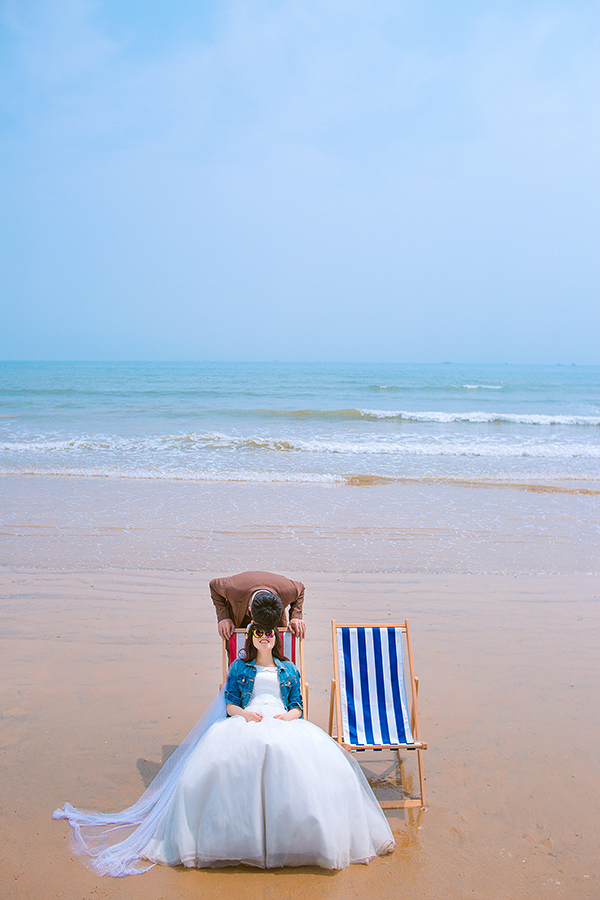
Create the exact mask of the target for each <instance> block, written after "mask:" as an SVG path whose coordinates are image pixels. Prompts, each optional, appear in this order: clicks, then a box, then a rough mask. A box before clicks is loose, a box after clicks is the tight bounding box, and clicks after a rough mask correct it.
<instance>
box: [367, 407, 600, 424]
mask: <svg viewBox="0 0 600 900" xmlns="http://www.w3.org/2000/svg"><path fill="white" fill-rule="evenodd" d="M359 412H360V414H361V415H362V416H363V417H364V418H365V419H398V420H400V421H403V422H439V423H440V424H450V423H452V422H471V423H473V424H476V425H482V424H494V423H496V422H506V423H508V424H511V425H586V426H587V425H591V426H599V425H600V416H568V415H552V416H551V415H544V414H542V413H533V414H529V413H500V412H482V411H480V410H472V411H471V412H410V411H408V410H389V409H360V410H359Z"/></svg>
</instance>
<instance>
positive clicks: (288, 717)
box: [273, 706, 302, 722]
mask: <svg viewBox="0 0 600 900" xmlns="http://www.w3.org/2000/svg"><path fill="white" fill-rule="evenodd" d="M301 715H302V713H301V712H300V710H299V709H298V707H297V706H295V707H294V708H293V709H289V710H288V711H287V712H286V713H278V715H276V716H273V718H274V719H283V721H284V722H291V721H292V719H299V718H300V716H301Z"/></svg>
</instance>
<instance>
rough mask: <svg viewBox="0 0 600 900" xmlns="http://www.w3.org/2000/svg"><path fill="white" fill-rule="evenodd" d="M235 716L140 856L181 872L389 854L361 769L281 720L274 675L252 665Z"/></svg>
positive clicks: (328, 863)
mask: <svg viewBox="0 0 600 900" xmlns="http://www.w3.org/2000/svg"><path fill="white" fill-rule="evenodd" d="M247 709H251V710H256V711H257V712H260V713H262V715H263V717H264V718H263V720H262V721H261V722H247V721H246V719H244V718H243V717H242V716H232V717H231V718H228V719H225V720H223V721H220V722H217V723H216V724H214V725H212V727H211V728H210V729H209V730H208V731H207V732H206V734H205V735H204V737H203V738H202V740H201V741H200V743H199V744H198V746H197V747H196V748H195V750H194V751H193V753H192V754H191V755H190V757H189V759H188V760H187V762H186V764H185V768H184V769H183V771H182V773H181V775H180V777H179V780H178V783H177V787H176V788H175V790H174V792H173V794H172V796H171V798H170V801H169V803H168V805H167V806H166V808H165V809H164V811H163V813H162V816H161V818H160V821H159V822H158V825H157V827H156V830H155V832H154V834H153V836H152V838H151V839H150V841H149V842H148V844H147V845H146V847H145V848H144V850H143V853H142V855H143V856H144V857H145V858H146V859H148V860H151V861H152V862H157V863H163V864H166V865H177V864H180V863H183V865H185V866H231V865H236V864H239V863H243V864H245V865H250V866H260V867H261V868H272V867H275V866H303V865H317V866H321V867H323V868H326V869H341V868H345V867H346V866H348V865H349V864H350V863H367V862H368V861H369V860H370V859H373V857H374V856H378V855H381V854H383V853H387V852H389V851H391V850H392V849H393V848H394V839H393V837H392V832H391V830H390V827H389V825H388V822H387V820H386V818H385V815H384V814H383V812H382V810H381V807H380V806H379V804H378V802H377V800H376V799H375V796H374V794H373V792H372V790H371V788H370V787H369V784H368V782H367V780H366V778H365V776H364V775H363V772H362V770H361V769H360V767H359V766H358V764H357V763H356V762H355V761H354V760H353V759H352V758H351V757H350V756H349V755H348V754H347V753H346V752H345V751H344V750H342V749H341V748H340V747H339V746H338V745H337V744H336V743H335V741H333V740H332V738H330V737H329V736H328V735H327V734H325V732H324V731H322V730H321V729H320V728H318V727H317V726H316V725H312V724H311V723H310V722H307V721H305V720H304V719H294V720H292V721H285V720H281V719H275V718H273V717H274V716H275V715H277V714H278V713H283V712H285V709H284V706H283V703H282V702H281V697H280V692H279V681H278V677H277V670H276V668H274V667H273V668H265V667H261V666H257V674H256V681H255V685H254V692H253V694H252V698H251V701H250V704H249V705H248V707H247Z"/></svg>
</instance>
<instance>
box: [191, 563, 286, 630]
mask: <svg viewBox="0 0 600 900" xmlns="http://www.w3.org/2000/svg"><path fill="white" fill-rule="evenodd" d="M209 587H210V596H211V597H212V602H213V603H214V604H215V607H216V610H217V621H218V622H221V621H222V620H223V619H231V620H232V621H233V623H234V625H235V627H236V628H244V627H245V626H246V625H247V624H248V622H249V621H250V617H249V615H248V606H249V605H250V600H251V599H252V594H254V592H255V591H272V592H273V593H274V594H277V596H278V597H280V598H281V602H282V603H283V615H282V616H281V619H280V620H279V625H280V627H282V628H283V627H285V626H286V625H287V616H286V609H287V608H288V607H289V614H290V619H301V618H302V604H303V602H304V585H303V584H302V582H301V581H291V579H289V578H286V577H285V575H276V574H275V573H274V572H240V574H239V575H230V576H229V577H227V578H213V580H212V581H211V582H210V585H209Z"/></svg>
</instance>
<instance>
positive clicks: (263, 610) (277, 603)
mask: <svg viewBox="0 0 600 900" xmlns="http://www.w3.org/2000/svg"><path fill="white" fill-rule="evenodd" d="M250 615H251V617H252V621H253V622H256V624H257V625H258V626H259V628H265V629H267V630H268V629H269V628H276V627H277V625H278V624H279V620H280V619H281V616H282V615H283V603H282V602H281V599H280V598H279V597H278V596H277V594H273V593H272V592H271V591H257V593H256V594H255V595H254V597H253V599H252V607H251V610H250Z"/></svg>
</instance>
